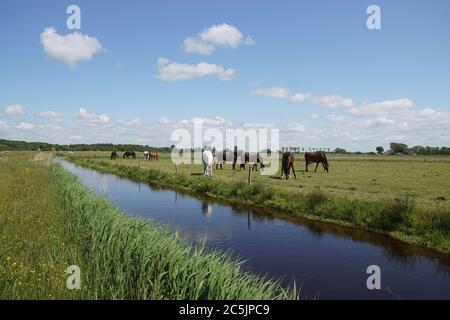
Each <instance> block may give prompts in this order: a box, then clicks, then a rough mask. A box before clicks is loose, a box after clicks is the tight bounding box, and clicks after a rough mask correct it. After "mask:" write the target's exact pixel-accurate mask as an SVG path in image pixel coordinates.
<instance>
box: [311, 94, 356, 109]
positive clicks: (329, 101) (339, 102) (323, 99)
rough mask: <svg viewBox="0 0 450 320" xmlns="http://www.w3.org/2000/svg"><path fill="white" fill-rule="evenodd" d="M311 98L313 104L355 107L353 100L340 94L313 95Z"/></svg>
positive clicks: (329, 106) (330, 106) (331, 106)
mask: <svg viewBox="0 0 450 320" xmlns="http://www.w3.org/2000/svg"><path fill="white" fill-rule="evenodd" d="M310 100H311V102H312V103H313V104H315V105H318V106H323V107H328V108H339V107H347V108H350V107H353V100H352V99H350V98H344V97H342V96H340V95H331V96H311V97H310Z"/></svg>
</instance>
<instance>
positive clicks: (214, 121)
mask: <svg viewBox="0 0 450 320" xmlns="http://www.w3.org/2000/svg"><path fill="white" fill-rule="evenodd" d="M180 123H181V124H188V125H192V124H194V123H202V124H203V125H213V126H214V125H222V124H225V123H226V121H225V119H224V118H222V117H219V116H216V117H213V118H203V117H194V118H192V119H184V120H181V121H180Z"/></svg>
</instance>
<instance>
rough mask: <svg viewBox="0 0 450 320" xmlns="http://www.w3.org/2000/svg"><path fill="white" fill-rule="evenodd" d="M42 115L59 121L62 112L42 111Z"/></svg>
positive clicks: (40, 114) (40, 113)
mask: <svg viewBox="0 0 450 320" xmlns="http://www.w3.org/2000/svg"><path fill="white" fill-rule="evenodd" d="M38 115H39V116H40V117H43V118H49V119H51V120H55V121H59V120H60V118H61V113H59V112H56V111H50V110H49V111H41V112H39V113H38Z"/></svg>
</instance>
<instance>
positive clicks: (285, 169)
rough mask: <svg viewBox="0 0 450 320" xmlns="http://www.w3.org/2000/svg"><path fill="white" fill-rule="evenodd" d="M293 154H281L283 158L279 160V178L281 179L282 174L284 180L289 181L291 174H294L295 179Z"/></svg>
mask: <svg viewBox="0 0 450 320" xmlns="http://www.w3.org/2000/svg"><path fill="white" fill-rule="evenodd" d="M294 160H295V158H294V154H293V153H292V152H285V153H283V157H282V158H281V178H283V173H284V175H285V176H286V180H287V179H289V177H290V175H291V168H292V172H293V173H294V177H295V178H296V179H297V176H296V174H295V169H294Z"/></svg>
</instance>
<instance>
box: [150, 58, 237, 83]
mask: <svg viewBox="0 0 450 320" xmlns="http://www.w3.org/2000/svg"><path fill="white" fill-rule="evenodd" d="M157 65H158V75H157V76H156V77H157V78H158V79H160V80H162V81H180V80H187V79H192V78H201V77H205V76H209V75H216V76H217V77H218V78H219V79H220V80H230V79H232V78H233V77H234V69H231V68H228V69H225V68H224V67H222V66H219V65H216V64H209V63H205V62H201V63H198V64H184V63H178V62H170V61H169V60H168V59H166V58H159V59H158V61H157Z"/></svg>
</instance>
